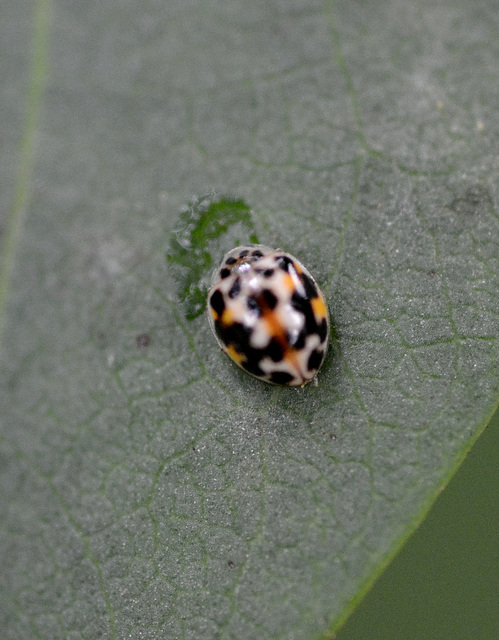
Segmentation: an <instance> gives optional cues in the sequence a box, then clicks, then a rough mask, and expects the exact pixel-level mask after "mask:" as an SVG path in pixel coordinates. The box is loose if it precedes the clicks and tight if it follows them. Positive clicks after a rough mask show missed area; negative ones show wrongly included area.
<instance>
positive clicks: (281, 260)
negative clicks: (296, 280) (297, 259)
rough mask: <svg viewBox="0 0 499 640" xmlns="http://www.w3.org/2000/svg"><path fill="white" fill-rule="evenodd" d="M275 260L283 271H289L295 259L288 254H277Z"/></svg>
mask: <svg viewBox="0 0 499 640" xmlns="http://www.w3.org/2000/svg"><path fill="white" fill-rule="evenodd" d="M275 261H276V262H277V264H278V265H279V266H280V268H281V269H282V270H283V271H287V272H289V268H290V267H292V266H293V261H292V260H291V258H288V256H276V258H275Z"/></svg>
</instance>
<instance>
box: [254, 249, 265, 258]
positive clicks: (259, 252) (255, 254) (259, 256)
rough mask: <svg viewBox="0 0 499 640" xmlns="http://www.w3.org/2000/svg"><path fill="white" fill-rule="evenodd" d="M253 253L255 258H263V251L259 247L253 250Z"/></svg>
mask: <svg viewBox="0 0 499 640" xmlns="http://www.w3.org/2000/svg"><path fill="white" fill-rule="evenodd" d="M251 255H252V256H253V257H254V258H263V253H262V252H261V251H260V249H257V250H256V251H253V253H252V254H251Z"/></svg>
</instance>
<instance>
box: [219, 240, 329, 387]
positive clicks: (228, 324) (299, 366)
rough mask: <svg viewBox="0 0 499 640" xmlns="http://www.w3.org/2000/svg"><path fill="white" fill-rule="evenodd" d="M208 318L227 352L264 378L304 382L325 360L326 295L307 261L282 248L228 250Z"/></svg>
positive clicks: (294, 383) (284, 382)
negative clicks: (307, 266)
mask: <svg viewBox="0 0 499 640" xmlns="http://www.w3.org/2000/svg"><path fill="white" fill-rule="evenodd" d="M208 316H209V321H210V325H211V328H212V329H213V333H214V334H215V336H216V338H217V340H218V343H219V345H220V347H221V348H222V350H223V351H224V352H225V353H226V354H227V355H228V356H229V357H230V358H231V359H232V360H233V361H234V362H235V363H236V364H237V365H238V366H240V367H241V368H243V369H244V370H245V371H247V372H248V373H250V374H251V375H253V376H255V377H256V378H259V379H260V380H264V381H265V382H270V383H274V384H280V385H285V386H298V387H299V386H303V385H305V384H307V382H310V380H312V379H313V378H314V377H315V375H316V374H317V372H318V371H319V368H320V366H321V364H322V362H323V360H324V355H325V353H326V349H327V345H328V341H329V317H328V311H327V306H326V301H325V298H324V294H323V293H322V291H321V290H320V288H319V286H318V285H317V283H316V282H315V280H314V278H313V277H312V275H311V274H310V272H309V271H308V270H307V269H306V268H305V267H304V266H303V265H302V263H301V262H300V261H299V260H297V259H296V258H295V257H293V256H292V255H290V254H289V253H286V252H285V251H282V250H281V249H270V248H269V247H264V246H261V245H254V246H242V247H236V248H235V249H232V251H229V252H228V253H227V254H226V255H225V256H224V257H223V259H222V262H221V264H220V267H219V268H218V270H217V271H216V273H215V275H214V278H213V285H212V287H211V289H210V291H209V293H208Z"/></svg>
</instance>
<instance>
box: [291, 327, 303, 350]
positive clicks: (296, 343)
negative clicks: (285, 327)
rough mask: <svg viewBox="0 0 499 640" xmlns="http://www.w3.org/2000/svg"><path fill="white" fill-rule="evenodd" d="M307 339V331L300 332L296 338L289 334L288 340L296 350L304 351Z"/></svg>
mask: <svg viewBox="0 0 499 640" xmlns="http://www.w3.org/2000/svg"><path fill="white" fill-rule="evenodd" d="M306 337H307V334H306V333H305V331H303V330H302V331H300V333H299V334H298V335H297V336H295V337H293V338H292V337H291V336H290V335H289V334H287V338H288V342H289V344H290V345H291V346H292V347H293V348H294V349H298V350H299V349H303V347H304V346H305V339H306Z"/></svg>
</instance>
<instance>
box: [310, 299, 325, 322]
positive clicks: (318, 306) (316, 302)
mask: <svg viewBox="0 0 499 640" xmlns="http://www.w3.org/2000/svg"><path fill="white" fill-rule="evenodd" d="M310 304H311V305H312V309H313V310H314V315H315V317H316V318H320V319H322V318H326V317H327V308H326V303H325V302H324V298H323V297H322V296H318V297H317V298H312V300H310Z"/></svg>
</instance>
